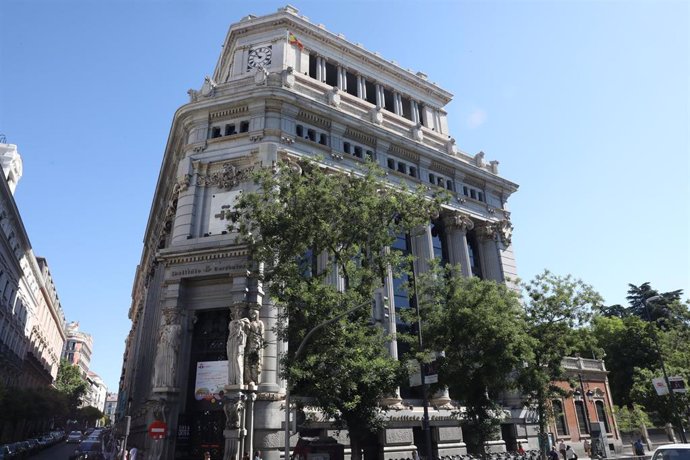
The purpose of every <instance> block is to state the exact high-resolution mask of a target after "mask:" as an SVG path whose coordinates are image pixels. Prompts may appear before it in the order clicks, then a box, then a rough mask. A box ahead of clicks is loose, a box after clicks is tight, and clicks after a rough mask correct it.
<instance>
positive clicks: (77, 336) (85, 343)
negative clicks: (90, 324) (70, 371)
mask: <svg viewBox="0 0 690 460" xmlns="http://www.w3.org/2000/svg"><path fill="white" fill-rule="evenodd" d="M65 333H66V336H67V338H66V340H65V347H64V349H63V350H62V359H64V360H66V361H67V362H68V363H70V364H72V365H74V366H79V370H80V371H81V375H82V377H84V378H85V379H86V378H88V374H89V368H90V366H91V353H92V352H93V337H92V336H91V334H87V333H86V332H82V331H80V330H79V322H78V321H72V322H70V323H68V324H67V325H66V326H65Z"/></svg>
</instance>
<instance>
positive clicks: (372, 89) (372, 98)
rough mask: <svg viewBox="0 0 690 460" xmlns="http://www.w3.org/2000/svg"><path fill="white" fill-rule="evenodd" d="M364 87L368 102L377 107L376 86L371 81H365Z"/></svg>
mask: <svg viewBox="0 0 690 460" xmlns="http://www.w3.org/2000/svg"><path fill="white" fill-rule="evenodd" d="M364 87H365V88H366V90H367V98H366V100H367V102H368V103H370V104H374V105H376V85H375V84H373V83H372V82H370V81H369V80H364Z"/></svg>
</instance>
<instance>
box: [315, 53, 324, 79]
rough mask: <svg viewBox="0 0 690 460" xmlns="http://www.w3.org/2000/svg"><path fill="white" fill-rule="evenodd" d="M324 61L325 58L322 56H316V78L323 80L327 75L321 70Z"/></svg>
mask: <svg viewBox="0 0 690 460" xmlns="http://www.w3.org/2000/svg"><path fill="white" fill-rule="evenodd" d="M322 63H323V58H322V57H321V56H316V79H317V80H318V81H323V80H324V77H325V75H323V73H322V71H321V64H322Z"/></svg>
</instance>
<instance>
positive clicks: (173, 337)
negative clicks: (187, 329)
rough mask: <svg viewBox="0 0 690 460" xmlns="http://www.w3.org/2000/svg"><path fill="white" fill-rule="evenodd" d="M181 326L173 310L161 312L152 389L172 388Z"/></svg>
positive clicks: (175, 374) (168, 309)
mask: <svg viewBox="0 0 690 460" xmlns="http://www.w3.org/2000/svg"><path fill="white" fill-rule="evenodd" d="M181 332H182V326H181V325H180V324H179V322H178V312H177V310H175V309H174V308H166V309H165V310H163V320H162V326H161V331H160V336H159V338H158V347H157V349H156V359H155V361H154V365H153V381H152V383H153V387H154V388H166V387H174V386H175V379H176V376H177V356H178V354H179V352H180V334H181Z"/></svg>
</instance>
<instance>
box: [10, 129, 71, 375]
mask: <svg viewBox="0 0 690 460" xmlns="http://www.w3.org/2000/svg"><path fill="white" fill-rule="evenodd" d="M3 137H4V136H3ZM0 164H1V165H2V170H3V174H2V177H1V178H0V384H1V385H3V386H18V387H41V386H49V385H52V384H53V382H54V380H55V377H57V372H58V368H59V365H60V352H61V350H62V345H63V343H64V341H65V332H64V329H63V325H64V322H65V315H64V313H63V311H62V306H61V305H60V300H59V298H58V295H57V291H56V288H55V285H54V283H53V279H52V276H51V274H50V269H49V268H48V263H47V262H46V260H45V259H44V258H41V257H36V256H35V255H34V252H33V249H32V247H31V242H30V241H29V236H28V235H27V232H26V229H25V228H24V223H23V222H22V218H21V215H20V213H19V209H18V208H17V204H16V202H15V201H14V196H13V195H14V190H15V188H16V187H17V183H18V182H19V179H20V178H21V176H22V172H23V168H22V160H21V157H20V155H19V153H18V152H17V146H16V145H14V144H7V143H6V142H5V140H4V138H3V139H0Z"/></svg>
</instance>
